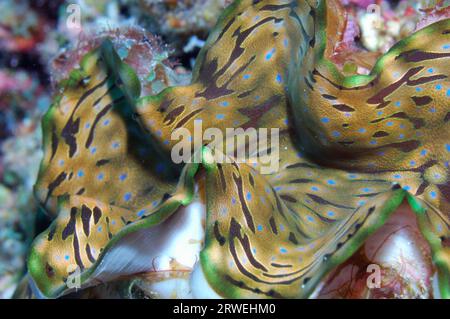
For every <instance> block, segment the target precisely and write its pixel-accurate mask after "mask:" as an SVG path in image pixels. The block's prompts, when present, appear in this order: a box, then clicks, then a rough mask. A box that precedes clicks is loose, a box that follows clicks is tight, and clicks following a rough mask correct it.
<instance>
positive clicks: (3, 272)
mask: <svg viewBox="0 0 450 319" xmlns="http://www.w3.org/2000/svg"><path fill="white" fill-rule="evenodd" d="M342 2H343V4H344V5H345V6H346V10H347V13H348V26H347V30H346V34H345V36H344V40H343V42H342V43H341V44H340V46H341V47H340V48H341V50H342V51H343V52H357V51H359V50H364V51H369V52H370V54H366V57H368V58H370V59H374V58H376V57H378V56H380V55H381V54H383V53H385V52H386V51H387V50H388V49H389V48H390V47H391V46H392V45H393V44H394V43H396V42H398V41H399V40H401V39H403V38H404V37H406V36H408V35H409V34H411V33H413V32H414V31H415V30H417V29H418V28H421V27H422V26H423V25H427V24H430V23H432V22H433V21H435V20H438V19H442V17H443V16H444V17H446V18H449V17H450V13H449V10H448V9H447V10H439V9H437V8H438V6H439V8H441V7H445V5H448V4H444V1H409V0H402V1H386V0H378V1H376V0H342ZM230 3H231V1H230V0H114V1H103V0H95V1H91V0H84V1H82V0H80V1H58V0H38V1H25V0H1V1H0V298H2V299H3V298H11V297H12V296H13V294H14V291H15V289H16V287H17V285H18V283H19V282H20V279H21V278H22V276H23V275H24V272H25V271H26V270H25V261H26V256H27V253H28V249H29V246H30V244H31V241H32V240H33V238H34V237H35V235H36V234H38V233H40V232H42V231H43V230H44V229H46V228H47V226H48V225H49V223H50V219H49V218H48V217H47V216H46V214H45V212H44V211H43V210H42V209H41V208H40V207H38V205H37V201H36V200H35V199H34V196H33V184H34V182H35V180H36V177H37V173H38V169H39V164H40V161H41V158H42V154H43V153H42V134H41V122H40V121H41V117H42V115H43V114H44V113H45V111H46V110H47V109H48V107H49V105H50V104H51V102H52V96H53V95H54V94H55V93H56V90H57V89H56V83H58V82H59V81H61V80H62V79H64V78H66V77H67V75H68V74H69V72H70V71H71V70H72V69H74V68H76V67H78V66H79V62H80V58H81V57H82V56H83V55H84V54H86V53H87V52H89V51H90V50H92V49H93V48H95V47H96V46H97V45H99V44H100V42H101V39H102V38H104V37H105V36H108V37H111V38H113V43H114V47H115V49H116V51H117V52H118V54H119V56H121V58H124V59H125V61H126V62H127V63H128V64H130V65H132V66H134V67H135V68H136V73H137V75H138V77H139V78H140V80H141V83H143V86H144V92H145V93H146V94H156V93H158V92H160V91H161V90H162V89H164V88H165V87H167V86H171V85H182V84H187V83H188V82H189V80H190V77H191V71H192V66H193V63H194V60H195V57H196V56H197V54H198V52H199V50H200V48H201V47H202V45H203V44H204V41H205V40H206V37H207V35H208V33H209V31H210V30H211V28H212V27H213V26H214V25H215V23H216V22H217V18H218V16H219V15H220V13H221V12H222V11H223V9H224V8H225V7H227V6H228V5H229V4H230ZM374 4H376V5H377V6H378V7H373V5H374ZM373 8H380V11H379V12H374V9H373ZM375 11H376V10H375ZM374 22H375V24H374ZM374 25H375V27H374ZM342 58H345V55H342ZM361 64H363V63H359V65H361ZM370 64H371V63H370V61H369V62H368V63H367V65H370ZM348 67H349V68H351V67H352V66H351V65H349V66H348ZM360 71H361V72H362V73H364V70H360Z"/></svg>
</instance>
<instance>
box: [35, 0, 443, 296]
mask: <svg viewBox="0 0 450 319" xmlns="http://www.w3.org/2000/svg"><path fill="white" fill-rule="evenodd" d="M341 10H342V8H341V6H340V4H339V3H338V2H337V1H283V0H277V1H275V0H263V1H249V0H240V1H239V0H238V1H236V2H234V3H233V4H232V5H231V6H229V7H228V8H227V9H226V10H225V12H224V13H223V15H222V16H221V18H220V19H219V22H218V24H217V26H216V27H215V28H214V29H213V30H212V32H211V34H210V36H209V38H208V40H207V42H206V45H205V46H204V48H203V49H202V51H201V52H200V55H199V57H198V59H197V62H196V67H195V69H194V75H193V79H192V84H191V85H188V86H178V87H171V88H167V89H165V90H163V91H162V92H161V93H160V94H158V95H156V96H148V97H143V98H139V97H140V89H139V88H140V84H139V81H138V79H137V77H136V75H135V73H134V72H133V70H132V69H131V68H130V67H129V66H127V65H126V64H125V63H123V62H122V61H121V60H120V58H119V56H118V55H117V54H116V53H115V51H114V49H113V47H112V45H111V43H110V42H108V41H106V42H104V43H103V44H102V46H101V47H100V48H99V49H96V50H94V51H92V52H90V53H89V54H87V55H86V56H85V57H84V59H83V61H82V63H81V68H80V69H79V70H75V71H73V72H72V73H71V75H70V78H69V80H68V81H66V82H65V83H64V84H63V85H64V89H63V91H62V93H61V94H60V95H59V96H58V97H57V98H55V101H54V103H53V105H52V106H51V108H50V110H49V111H48V113H47V114H46V116H45V118H44V120H43V127H44V151H45V155H44V160H43V162H42V165H41V169H40V173H39V178H38V181H37V183H36V186H35V193H36V196H37V198H38V199H39V200H40V202H41V204H42V205H43V206H44V207H45V208H46V209H47V211H48V212H49V213H50V214H52V215H53V216H55V220H54V222H53V223H52V225H51V226H50V227H49V229H48V230H47V231H45V232H44V233H42V234H41V235H40V236H39V237H38V238H37V239H36V240H35V242H34V245H33V248H32V251H31V253H30V256H29V260H28V269H29V274H30V278H31V282H32V285H34V286H35V288H37V289H36V291H38V292H39V293H40V294H42V295H43V296H46V297H58V296H61V295H62V294H65V293H67V292H69V291H70V289H69V288H68V286H67V281H68V278H69V277H70V276H71V274H72V273H73V272H74V270H75V269H78V270H79V271H80V273H81V283H82V285H83V286H88V285H94V284H96V283H98V282H101V281H108V280H113V279H114V278H117V277H120V276H125V275H131V274H134V273H138V272H142V271H145V270H148V269H149V265H150V264H151V260H152V259H151V258H153V257H154V256H153V255H151V254H149V256H148V257H149V258H150V259H146V260H145V258H140V257H139V254H140V253H141V252H142V251H141V250H140V249H142V247H147V248H148V249H149V250H154V251H155V254H157V251H158V246H157V245H158V244H161V240H157V238H156V237H151V236H150V237H146V238H147V240H148V242H147V243H144V244H146V246H142V245H144V244H142V243H140V242H139V241H138V240H135V241H133V242H132V243H133V244H134V245H135V246H136V249H135V250H132V251H129V250H126V249H125V248H124V247H122V246H121V245H123V243H124V240H125V239H126V238H128V237H129V236H133V235H135V234H138V233H139V234H143V232H148V233H149V234H151V232H152V231H155V232H156V231H160V229H159V227H160V226H161V225H163V224H167V223H169V224H170V220H171V218H173V217H174V216H175V215H176V214H177V213H178V212H177V210H178V209H179V208H180V207H181V206H186V205H188V204H189V203H191V202H192V200H193V199H194V198H195V197H194V193H195V191H196V190H197V189H198V188H196V186H195V185H196V184H198V183H199V181H200V175H202V174H203V173H205V175H206V182H205V183H206V186H205V187H204V189H205V196H204V197H200V198H204V201H205V202H206V214H207V216H206V225H205V244H204V247H203V248H202V250H201V253H200V261H199V263H198V264H197V265H196V268H195V270H194V274H193V277H192V280H191V289H192V293H193V296H199V297H202V296H203V297H204V296H222V297H234V298H243V297H257V298H260V297H275V298H286V297H289V298H302V297H308V296H309V295H310V294H311V293H312V291H313V290H314V289H315V287H316V285H317V284H318V282H319V281H320V280H321V279H322V278H323V276H324V275H325V274H327V273H328V272H329V271H330V270H332V269H333V268H335V267H336V266H337V265H339V264H341V263H342V262H344V261H345V260H346V259H348V258H349V257H350V256H351V255H352V254H353V253H354V252H355V251H356V250H357V249H358V247H360V246H361V245H362V244H363V242H364V241H365V240H366V239H367V238H368V237H369V235H370V234H371V233H373V232H374V231H375V230H376V229H378V228H379V227H381V226H382V225H383V223H384V222H385V221H386V220H387V218H388V217H389V216H390V215H391V214H392V213H393V212H394V211H395V210H396V208H397V207H398V206H399V205H400V204H401V203H402V202H403V201H404V200H405V199H406V200H408V202H409V203H410V205H411V207H412V209H413V210H414V212H415V215H416V218H417V221H418V225H419V228H420V230H421V232H422V234H423V236H424V237H425V239H426V240H427V241H428V243H429V245H430V247H431V252H432V257H433V261H434V263H435V265H436V267H437V269H438V272H439V285H440V292H441V296H442V297H445V298H448V297H450V274H449V269H450V268H449V267H450V251H449V249H450V248H449V217H450V216H449V212H450V202H449V201H450V184H449V160H450V139H449V137H450V136H449V126H450V109H449V107H448V105H449V103H448V102H449V99H450V83H449V79H448V76H449V72H450V68H449V62H450V20H448V19H447V20H443V21H440V22H437V23H434V24H432V25H430V26H428V27H426V28H424V29H422V30H420V31H418V32H416V33H414V34H413V35H411V36H409V37H408V38H406V39H404V40H402V41H401V42H399V43H398V44H397V45H395V46H394V47H393V48H392V49H391V50H389V51H388V52H387V53H386V54H385V55H383V56H382V57H381V58H380V59H379V60H378V61H377V63H376V65H375V66H374V67H373V69H372V71H371V72H370V74H368V75H352V76H344V75H342V74H341V72H340V71H339V70H338V69H337V67H336V66H335V65H334V64H333V63H332V62H330V60H329V57H330V55H331V54H332V53H333V52H332V51H333V47H334V45H335V43H336V42H337V41H338V37H339V34H340V32H339V30H342V29H343V28H344V27H345V26H344V25H343V23H342V20H341V19H340V18H339V15H340V12H341ZM138 98H139V99H138ZM199 121H201V123H202V125H203V128H204V129H207V128H218V129H220V130H221V131H225V129H226V128H233V127H234V128H243V129H247V128H267V129H276V128H279V129H280V141H279V143H280V147H279V154H278V156H279V161H278V166H279V168H280V169H279V170H273V171H271V172H269V174H265V175H263V174H261V173H260V171H259V169H260V165H259V164H257V165H255V166H254V165H251V164H250V161H248V162H244V163H242V162H239V161H237V159H236V158H235V157H234V156H233V154H234V151H235V150H233V152H231V153H227V159H228V160H229V163H217V162H215V161H214V156H213V155H214V154H213V150H212V147H208V143H204V144H203V145H202V147H201V149H197V151H201V154H200V159H201V161H200V163H188V164H186V165H184V166H182V165H177V164H174V163H173V162H172V161H171V159H170V154H171V150H172V148H173V147H174V146H175V145H176V144H177V143H178V142H179V141H174V140H171V138H170V137H171V133H172V132H173V131H175V130H176V129H178V128H186V129H188V130H189V131H194V126H195V123H198V122H199ZM191 143H194V142H191V141H188V142H187V144H186V145H185V146H186V147H187V146H190V145H191ZM269 148H270V147H269ZM193 150H195V148H193ZM189 155H194V156H197V155H198V154H197V153H194V151H193V153H192V154H189ZM253 155H254V156H255V157H258V156H259V155H258V154H253ZM175 233H176V229H175ZM137 238H141V237H137ZM127 244H128V246H129V244H130V241H127ZM138 247H139V249H138ZM180 249H183V248H180ZM125 250H126V252H125ZM121 253H122V254H125V255H120V254H121ZM141 257H142V256H141ZM111 260H115V261H116V262H118V261H119V260H120V262H118V265H111V264H110V262H111ZM72 265H75V269H74V268H73V267H71V266H72ZM113 266H114V267H113ZM146 267H147V268H146ZM205 287H207V288H209V290H208V289H205ZM208 293H209V294H208Z"/></svg>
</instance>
